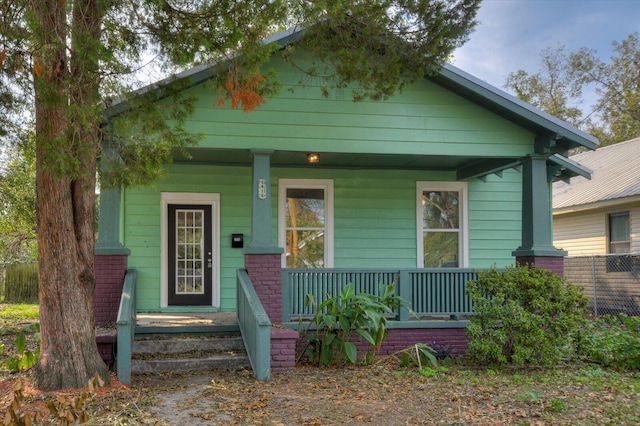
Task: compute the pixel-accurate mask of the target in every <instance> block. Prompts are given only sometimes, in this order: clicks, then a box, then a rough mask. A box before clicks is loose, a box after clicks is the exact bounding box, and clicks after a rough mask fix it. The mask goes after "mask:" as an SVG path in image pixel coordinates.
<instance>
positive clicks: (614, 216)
mask: <svg viewBox="0 0 640 426" xmlns="http://www.w3.org/2000/svg"><path fill="white" fill-rule="evenodd" d="M630 251H631V227H630V226H629V212H628V211H627V212H618V213H610V214H609V253H611V254H620V253H629V252H630Z"/></svg>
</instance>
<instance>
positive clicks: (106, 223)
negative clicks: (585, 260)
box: [96, 32, 597, 369]
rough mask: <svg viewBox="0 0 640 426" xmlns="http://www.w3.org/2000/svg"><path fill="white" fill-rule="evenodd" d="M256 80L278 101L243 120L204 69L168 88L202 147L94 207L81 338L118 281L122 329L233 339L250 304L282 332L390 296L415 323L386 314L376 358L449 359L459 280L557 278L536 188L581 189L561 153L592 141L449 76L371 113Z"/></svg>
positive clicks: (289, 74)
mask: <svg viewBox="0 0 640 426" xmlns="http://www.w3.org/2000/svg"><path fill="white" fill-rule="evenodd" d="M290 36H291V33H290V32H285V33H282V34H279V35H277V36H275V37H273V38H272V39H271V40H269V41H275V42H278V43H280V44H281V45H284V44H286V43H287V42H288V40H289V37H290ZM270 65H271V66H273V67H274V68H275V69H276V70H277V71H278V73H279V77H280V79H281V82H282V84H283V87H282V90H281V91H280V92H279V94H278V95H276V96H274V97H273V98H271V99H268V101H267V103H266V104H264V105H262V106H261V107H259V108H258V109H257V110H255V111H253V112H251V113H244V112H242V111H241V110H235V109H231V108H227V107H218V106H216V102H215V93H212V91H211V90H205V89H203V87H202V85H203V83H204V82H205V81H207V80H208V79H209V78H210V76H211V72H210V70H209V69H207V68H206V67H196V68H194V69H191V70H189V71H186V72H184V73H182V74H180V75H179V76H178V77H179V78H180V79H185V80H187V79H188V80H189V81H190V82H191V84H190V86H189V87H188V88H186V89H185V90H186V91H188V93H189V94H193V95H196V96H198V97H199V101H198V103H197V107H196V111H195V113H194V114H193V116H192V117H191V119H190V121H189V122H188V126H190V127H189V128H190V129H192V130H193V132H197V133H203V134H204V135H205V137H204V139H203V140H202V142H201V143H200V144H199V146H198V147H195V148H191V149H189V151H190V153H191V156H192V158H191V159H186V158H182V157H178V158H176V161H175V162H174V163H173V164H170V165H167V170H168V174H167V176H166V178H165V179H163V180H161V181H159V182H157V183H156V184H155V185H153V186H151V187H144V188H123V189H120V190H113V191H108V192H104V193H103V194H102V199H101V214H100V224H99V239H98V241H97V244H96V274H97V279H98V283H97V289H96V319H97V322H98V323H100V322H101V321H103V322H109V321H111V322H113V321H114V315H115V313H114V312H117V310H118V306H119V303H120V294H121V291H122V285H123V277H124V276H125V272H126V271H127V270H128V269H130V270H135V271H136V272H137V276H136V277H135V280H134V279H130V281H131V282H132V283H131V285H132V286H133V288H135V292H131V289H129V290H127V289H126V288H125V293H126V296H127V297H130V296H132V295H133V296H134V297H133V298H134V302H135V303H134V305H133V306H135V308H134V312H131V313H129V315H130V316H131V318H134V319H135V313H136V312H201V311H206V312H213V311H221V312H233V311H237V312H238V318H239V321H240V322H243V321H245V320H244V319H243V318H242V317H243V316H244V315H245V313H244V310H245V309H246V306H249V307H250V308H251V309H255V308H256V306H255V303H253V301H252V298H251V297H250V296H251V294H252V293H251V291H253V289H255V294H257V297H258V298H259V300H260V302H261V303H260V304H259V305H261V307H259V308H264V312H265V313H266V314H267V315H268V318H269V320H270V322H271V323H273V324H283V325H285V327H286V326H290V327H294V325H295V319H296V318H299V317H300V316H303V315H304V314H305V313H306V314H308V312H305V311H304V309H305V308H304V306H303V300H302V299H304V296H305V294H307V293H315V294H316V295H317V296H319V297H322V295H323V294H325V293H326V292H330V291H335V288H336V286H337V287H339V286H340V285H342V284H344V283H346V282H354V283H357V285H358V286H360V287H359V288H360V289H361V290H362V291H364V290H371V291H375V287H376V286H377V284H378V283H379V282H395V283H396V284H397V288H398V292H399V294H400V295H402V296H403V297H405V298H407V299H408V300H410V301H411V303H412V309H413V310H414V311H416V312H417V313H418V314H419V315H420V316H421V319H420V320H408V319H409V318H408V315H407V313H406V312H401V313H399V314H398V318H397V319H398V320H399V321H397V324H396V325H394V326H393V329H392V330H391V331H392V333H390V336H389V342H392V343H393V344H396V345H399V346H400V347H402V348H404V347H407V346H409V345H410V344H412V343H415V342H416V341H422V342H432V341H438V342H441V343H448V344H453V345H456V344H460V345H463V344H464V339H465V336H464V326H465V323H464V321H455V318H457V316H456V315H464V314H465V313H469V311H470V310H471V309H470V307H469V306H468V305H467V304H465V303H467V302H468V301H465V298H466V296H465V294H464V284H465V283H466V281H467V280H468V279H469V278H470V277H472V274H473V271H474V270H477V269H481V268H489V267H490V266H492V265H496V266H498V267H505V266H507V265H514V264H516V263H530V264H535V265H538V266H543V267H547V268H549V269H552V270H555V271H556V272H558V273H559V274H562V264H563V256H564V255H565V252H563V251H561V250H558V249H556V248H555V247H554V246H553V238H552V215H551V199H550V194H551V192H550V189H551V182H553V181H554V180H557V179H569V178H570V177H571V176H576V175H582V176H588V175H589V172H588V170H586V169H584V168H582V167H581V166H580V165H579V164H577V163H575V162H573V161H571V160H569V159H568V158H567V157H568V154H567V153H568V151H569V150H570V149H573V148H577V147H582V148H586V149H595V147H596V145H597V140H596V139H595V138H593V137H592V136H590V135H588V134H586V133H583V132H581V131H580V130H578V129H576V128H574V127H572V126H570V125H569V124H567V123H565V122H562V121H560V120H558V119H556V118H554V117H552V116H550V115H548V114H546V113H544V112H541V111H539V110H537V109H536V108H534V107H532V106H530V105H528V104H526V103H524V102H521V101H520V100H518V99H516V98H514V97H512V96H510V95H508V94H506V93H504V92H502V91H501V90H498V89H496V88H494V87H492V86H490V85H488V84H486V83H484V82H482V81H480V80H478V79H476V78H474V77H473V76H471V75H469V74H467V73H465V72H463V71H461V70H459V69H457V68H455V67H453V66H451V65H445V66H444V68H442V70H441V71H440V72H439V74H438V75H436V76H434V77H427V78H425V79H424V80H422V81H420V82H419V83H417V84H414V85H412V86H409V87H406V88H405V89H404V90H403V92H402V93H400V94H398V95H396V96H394V97H393V98H391V99H389V100H386V101H377V102H373V101H361V102H353V101H352V99H351V97H350V94H349V93H343V92H341V91H339V90H337V91H334V92H332V93H330V95H329V97H326V98H325V97H323V96H322V94H321V90H320V88H319V87H318V85H314V84H309V85H307V86H306V87H296V90H294V91H290V90H287V89H288V88H290V87H292V86H295V85H297V83H298V81H299V80H300V75H299V74H298V71H297V70H295V69H294V68H293V67H291V66H290V65H288V64H287V63H285V62H284V61H283V60H282V58H281V57H280V56H279V55H274V56H273V60H272V63H271V64H270ZM158 84H159V85H162V82H160V83H158ZM117 111H118V109H117V108H116V107H114V108H113V109H111V110H110V113H111V114H112V116H114V117H115V116H117ZM239 271H240V272H239ZM245 271H246V273H245ZM247 283H248V284H249V287H250V289H249V290H247V291H248V293H246V292H245V293H246V294H249V305H244V303H245V302H243V300H244V299H245V297H246V294H245V293H243V291H245V287H246V284H247ZM125 287H126V286H125ZM127 291H128V292H127ZM241 293H243V295H240V294H241ZM241 299H242V300H241ZM121 309H123V308H121ZM258 310H259V309H258ZM241 311H242V312H241ZM125 312H126V310H125ZM258 313H260V312H258ZM121 315H122V312H121ZM258 317H260V315H258ZM442 318H445V319H447V320H449V319H450V318H453V319H454V320H449V321H439V320H438V319H442ZM434 319H436V320H434ZM125 320H126V314H125ZM260 321H263V323H264V315H263V316H262V320H260V319H258V322H260ZM240 328H241V329H242V330H243V334H245V329H244V328H243V326H242V324H241V327H240ZM247 333H248V332H247ZM118 339H119V342H118V343H119V347H124V346H123V343H121V342H120V339H121V338H120V337H119V338H118ZM247 340H248V339H247V338H246V336H245V343H246V342H247ZM267 341H268V340H267ZM394 342H395V343H394ZM460 342H462V343H460ZM405 343H406V344H405ZM262 344H263V345H264V342H263V343H262ZM247 346H249V344H247ZM267 346H268V345H267ZM254 369H255V366H254Z"/></svg>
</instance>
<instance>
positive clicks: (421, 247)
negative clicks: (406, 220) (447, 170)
mask: <svg viewBox="0 0 640 426" xmlns="http://www.w3.org/2000/svg"><path fill="white" fill-rule="evenodd" d="M416 188H417V202H416V204H417V231H418V232H417V234H418V241H417V247H418V267H419V268H459V267H460V268H463V267H467V265H468V257H469V256H468V243H467V238H468V237H467V228H468V225H467V222H468V220H467V184H466V182H418V183H417V185H416Z"/></svg>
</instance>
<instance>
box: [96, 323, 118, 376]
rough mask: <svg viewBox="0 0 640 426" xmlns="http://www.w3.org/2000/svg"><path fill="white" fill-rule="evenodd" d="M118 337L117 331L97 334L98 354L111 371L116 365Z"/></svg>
mask: <svg viewBox="0 0 640 426" xmlns="http://www.w3.org/2000/svg"><path fill="white" fill-rule="evenodd" d="M117 336H118V335H117V332H116V330H107V331H99V332H97V333H96V344H97V345H98V352H99V353H100V357H101V358H102V360H103V361H104V363H105V364H107V366H108V367H109V369H110V370H114V367H115V365H116V350H117V345H116V342H117Z"/></svg>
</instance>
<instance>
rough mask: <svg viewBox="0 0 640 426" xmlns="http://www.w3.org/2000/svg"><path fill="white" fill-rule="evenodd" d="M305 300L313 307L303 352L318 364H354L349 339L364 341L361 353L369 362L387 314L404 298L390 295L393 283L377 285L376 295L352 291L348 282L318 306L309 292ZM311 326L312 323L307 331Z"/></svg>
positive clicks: (383, 332) (383, 336)
mask: <svg viewBox="0 0 640 426" xmlns="http://www.w3.org/2000/svg"><path fill="white" fill-rule="evenodd" d="M305 303H306V304H307V306H312V307H314V308H315V310H316V314H315V316H314V317H313V319H312V320H311V322H310V324H309V330H307V333H306V334H307V339H308V343H307V347H306V350H305V352H306V355H307V356H308V357H309V359H310V360H311V361H312V362H314V363H317V364H318V365H325V366H327V365H330V364H336V365H344V364H355V363H356V360H357V358H358V351H357V348H356V345H355V344H354V343H353V341H352V338H353V337H355V336H354V334H355V335H356V336H357V337H358V338H359V340H360V341H365V342H366V343H367V344H368V350H367V352H366V353H365V354H364V356H363V360H364V361H365V362H370V361H371V360H372V359H373V357H374V356H375V354H376V353H377V352H378V351H379V350H380V346H381V345H382V343H383V342H384V341H385V340H386V338H387V334H388V330H387V318H386V316H387V315H392V314H393V312H394V310H396V309H398V308H399V307H400V306H401V305H404V304H405V301H404V300H403V299H401V298H400V297H398V296H396V295H395V294H394V286H393V284H388V285H387V284H380V286H379V295H372V294H367V293H359V294H356V293H355V289H354V286H353V284H351V283H349V284H347V285H346V286H344V288H343V289H342V291H341V292H340V294H338V295H335V296H333V297H330V298H327V300H325V301H324V302H323V303H321V304H320V305H319V306H318V305H317V302H316V300H315V297H314V296H313V295H307V297H306V301H305ZM311 326H315V329H314V330H311Z"/></svg>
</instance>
